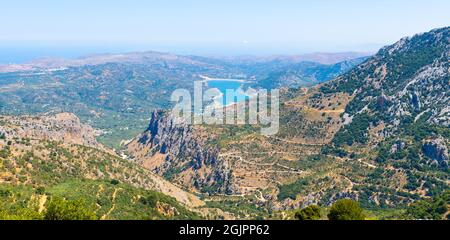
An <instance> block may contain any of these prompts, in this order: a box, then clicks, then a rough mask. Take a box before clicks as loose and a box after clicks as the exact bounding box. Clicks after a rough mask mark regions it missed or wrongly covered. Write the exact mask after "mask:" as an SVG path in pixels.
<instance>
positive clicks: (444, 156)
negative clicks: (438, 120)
mask: <svg viewBox="0 0 450 240" xmlns="http://www.w3.org/2000/svg"><path fill="white" fill-rule="evenodd" d="M422 151H423V153H424V154H425V156H427V157H429V158H430V159H432V160H435V161H437V162H438V163H439V164H441V165H443V164H445V165H446V166H448V161H449V156H448V148H447V145H446V143H445V140H444V139H443V138H436V139H432V140H428V141H426V142H425V144H424V145H423V147H422Z"/></svg>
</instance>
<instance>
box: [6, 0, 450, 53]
mask: <svg viewBox="0 0 450 240" xmlns="http://www.w3.org/2000/svg"><path fill="white" fill-rule="evenodd" d="M449 9H450V1H448V0H426V1H425V0H422V1H418V0H376V1H375V0H370V1H369V0H309V1H303V0H221V1H218V0H152V1H148V0H146V1H144V0H141V1H138V0H114V1H111V0H109V1H107V0H76V1H75V0H66V1H61V0H53V1H52V0H40V1H35V0H14V1H2V3H0V23H1V24H0V49H5V48H9V49H12V48H13V46H15V48H21V47H22V48H25V47H30V48H31V47H36V46H41V47H42V49H45V48H46V47H48V48H53V49H55V48H58V47H59V48H67V46H77V47H86V49H88V48H89V49H91V50H92V51H96V50H97V51H108V50H111V51H133V50H138V51H141V50H160V51H171V52H177V53H185V54H190V53H192V54H229V55H239V54H276V53H279V54H299V53H306V52H316V51H327V52H338V51H374V50H376V49H377V48H379V47H380V46H383V45H386V44H390V43H393V42H395V41H396V40H398V39H399V38H401V37H403V36H406V35H412V34H414V33H418V32H424V31H428V30H430V29H432V28H437V27H444V26H449V25H450V14H449ZM74 51H75V50H74ZM86 51H87V50H86Z"/></svg>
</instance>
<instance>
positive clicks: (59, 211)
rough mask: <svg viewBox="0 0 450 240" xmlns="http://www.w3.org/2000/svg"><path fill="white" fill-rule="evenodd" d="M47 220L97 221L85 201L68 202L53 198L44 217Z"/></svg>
mask: <svg viewBox="0 0 450 240" xmlns="http://www.w3.org/2000/svg"><path fill="white" fill-rule="evenodd" d="M44 219H45V220H97V219H98V218H97V216H96V215H95V213H93V212H92V211H91V210H90V209H89V208H88V207H87V206H86V204H85V202H84V201H83V200H75V201H68V200H64V199H62V198H53V199H52V200H51V202H50V203H49V206H48V207H47V211H46V212H45V215H44Z"/></svg>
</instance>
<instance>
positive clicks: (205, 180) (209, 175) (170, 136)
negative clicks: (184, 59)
mask: <svg viewBox="0 0 450 240" xmlns="http://www.w3.org/2000/svg"><path fill="white" fill-rule="evenodd" d="M174 120H175V119H174V118H173V117H172V116H170V115H165V114H164V113H163V112H161V111H155V112H153V114H152V117H151V120H150V124H149V127H148V129H147V130H146V131H145V132H144V133H142V134H141V135H140V136H138V137H137V138H136V139H135V140H133V141H132V142H131V143H130V144H128V146H127V148H128V152H129V153H130V154H131V155H132V157H134V158H135V159H136V160H137V161H139V162H140V163H141V164H143V166H144V167H146V168H148V169H150V170H152V171H153V172H155V173H157V174H159V175H162V176H164V177H166V178H168V179H170V180H173V181H175V182H177V183H179V184H182V185H183V186H185V187H187V188H193V189H195V190H199V191H202V192H206V193H225V194H232V193H234V192H235V191H234V190H233V188H232V181H233V180H232V174H231V169H230V168H229V166H228V163H227V162H226V161H224V160H222V159H220V158H219V150H218V149H217V148H216V147H214V146H208V145H207V144H206V143H205V139H203V138H201V137H198V136H197V135H196V132H195V130H194V128H193V127H192V126H190V125H188V124H186V123H181V124H176V123H175V121H174Z"/></svg>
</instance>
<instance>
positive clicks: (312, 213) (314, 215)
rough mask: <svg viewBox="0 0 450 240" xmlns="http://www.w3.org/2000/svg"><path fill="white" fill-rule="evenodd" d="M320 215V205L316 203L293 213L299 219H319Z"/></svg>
mask: <svg viewBox="0 0 450 240" xmlns="http://www.w3.org/2000/svg"><path fill="white" fill-rule="evenodd" d="M321 217H322V215H321V214H320V207H319V206H316V205H311V206H308V207H306V208H303V209H302V210H300V211H298V212H297V213H295V218H296V219H298V220H301V221H305V220H320V218H321Z"/></svg>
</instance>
